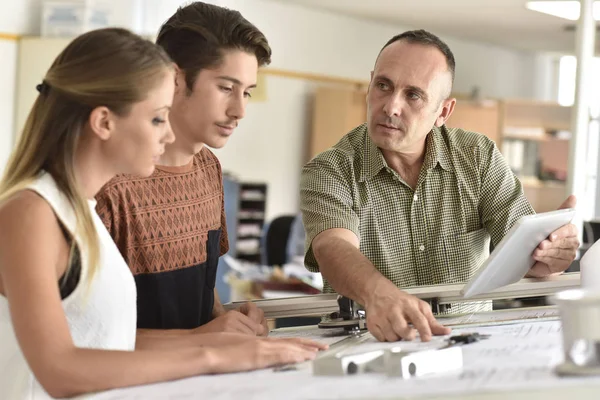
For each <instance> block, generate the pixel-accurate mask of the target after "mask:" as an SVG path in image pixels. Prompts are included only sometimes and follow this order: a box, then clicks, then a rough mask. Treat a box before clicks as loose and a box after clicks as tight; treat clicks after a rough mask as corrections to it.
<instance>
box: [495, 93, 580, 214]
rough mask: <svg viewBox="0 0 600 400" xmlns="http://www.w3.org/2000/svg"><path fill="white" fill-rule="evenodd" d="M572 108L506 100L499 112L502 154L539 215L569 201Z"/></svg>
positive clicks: (552, 104) (555, 104)
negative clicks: (567, 181)
mask: <svg viewBox="0 0 600 400" xmlns="http://www.w3.org/2000/svg"><path fill="white" fill-rule="evenodd" d="M570 127H571V107H564V106H561V105H559V104H558V103H552V102H540V101H532V100H506V101H503V102H502V107H501V110H500V129H501V134H502V138H503V145H502V152H503V155H504V156H505V157H506V159H507V161H508V163H509V165H511V168H513V170H514V171H515V173H516V174H517V176H519V178H520V179H521V182H522V183H523V187H524V191H525V195H526V196H527V199H528V200H529V201H530V202H531V205H532V206H533V208H534V209H535V210H536V211H537V212H545V211H552V210H555V209H556V208H557V207H558V206H560V205H561V204H562V202H563V201H564V200H565V199H566V198H567V189H566V184H565V181H566V178H567V169H568V158H569V143H570V135H571V134H570V132H569V131H570Z"/></svg>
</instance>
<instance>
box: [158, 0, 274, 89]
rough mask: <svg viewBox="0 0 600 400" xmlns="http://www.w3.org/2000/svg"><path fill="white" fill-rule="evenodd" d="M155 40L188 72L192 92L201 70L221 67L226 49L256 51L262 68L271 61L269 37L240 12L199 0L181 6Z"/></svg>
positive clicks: (187, 77)
mask: <svg viewBox="0 0 600 400" xmlns="http://www.w3.org/2000/svg"><path fill="white" fill-rule="evenodd" d="M156 43H157V44H159V45H160V46H161V47H163V48H164V49H165V51H166V52H167V54H168V55H169V56H170V57H171V59H172V60H173V61H174V62H175V63H176V64H177V66H178V67H179V68H180V69H181V70H182V71H183V72H185V75H186V84H187V88H188V90H190V91H191V90H192V88H193V87H194V80H195V79H196V75H197V74H198V72H199V71H200V70H202V69H206V68H212V67H216V66H218V65H219V63H220V62H221V61H222V58H223V51H226V50H242V51H245V52H247V53H251V54H254V55H255V56H256V59H257V61H258V66H259V67H262V66H264V65H268V64H269V63H270V62H271V47H269V43H268V42H267V38H266V37H265V35H263V33H262V32H261V31H260V30H258V29H257V28H256V27H255V26H254V25H252V24H251V23H250V22H249V21H248V20H246V19H245V18H244V17H243V16H242V14H240V13H239V11H235V10H230V9H227V8H224V7H219V6H215V5H212V4H206V3H202V2H200V1H198V2H194V3H192V4H190V5H187V6H185V7H180V8H179V9H178V10H177V12H176V13H175V14H173V16H171V18H169V19H168V20H167V22H165V23H164V24H163V26H162V27H161V28H160V31H159V33H158V38H157V39H156Z"/></svg>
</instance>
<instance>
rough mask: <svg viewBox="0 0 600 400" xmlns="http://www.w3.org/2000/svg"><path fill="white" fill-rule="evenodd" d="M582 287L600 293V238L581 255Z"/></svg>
mask: <svg viewBox="0 0 600 400" xmlns="http://www.w3.org/2000/svg"><path fill="white" fill-rule="evenodd" d="M579 266H580V270H581V287H582V288H585V289H586V290H588V291H590V292H594V293H597V294H598V295H600V240H598V241H596V243H594V244H593V245H592V246H591V247H590V248H589V249H587V251H586V252H585V254H584V255H583V257H581V261H580V262H579Z"/></svg>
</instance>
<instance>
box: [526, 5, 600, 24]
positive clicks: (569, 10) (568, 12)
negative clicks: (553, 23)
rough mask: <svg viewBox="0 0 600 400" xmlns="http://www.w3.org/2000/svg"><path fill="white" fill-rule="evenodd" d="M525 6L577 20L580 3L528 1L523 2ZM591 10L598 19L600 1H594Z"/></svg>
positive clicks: (599, 17) (599, 15)
mask: <svg viewBox="0 0 600 400" xmlns="http://www.w3.org/2000/svg"><path fill="white" fill-rule="evenodd" d="M525 7H527V9H529V10H532V11H538V12H541V13H544V14H549V15H554V16H555V17H560V18H564V19H570V20H571V21H577V20H578V19H579V13H580V9H581V4H580V2H579V1H528V2H527V3H525ZM593 10H594V11H593V14H594V19H595V20H596V21H598V20H600V2H598V1H594V6H593Z"/></svg>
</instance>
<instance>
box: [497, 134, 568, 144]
mask: <svg viewBox="0 0 600 400" xmlns="http://www.w3.org/2000/svg"><path fill="white" fill-rule="evenodd" d="M503 139H505V140H529V141H532V142H568V141H569V140H570V139H562V138H555V137H552V136H551V135H548V134H546V135H544V136H528V135H514V134H504V136H503Z"/></svg>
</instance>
